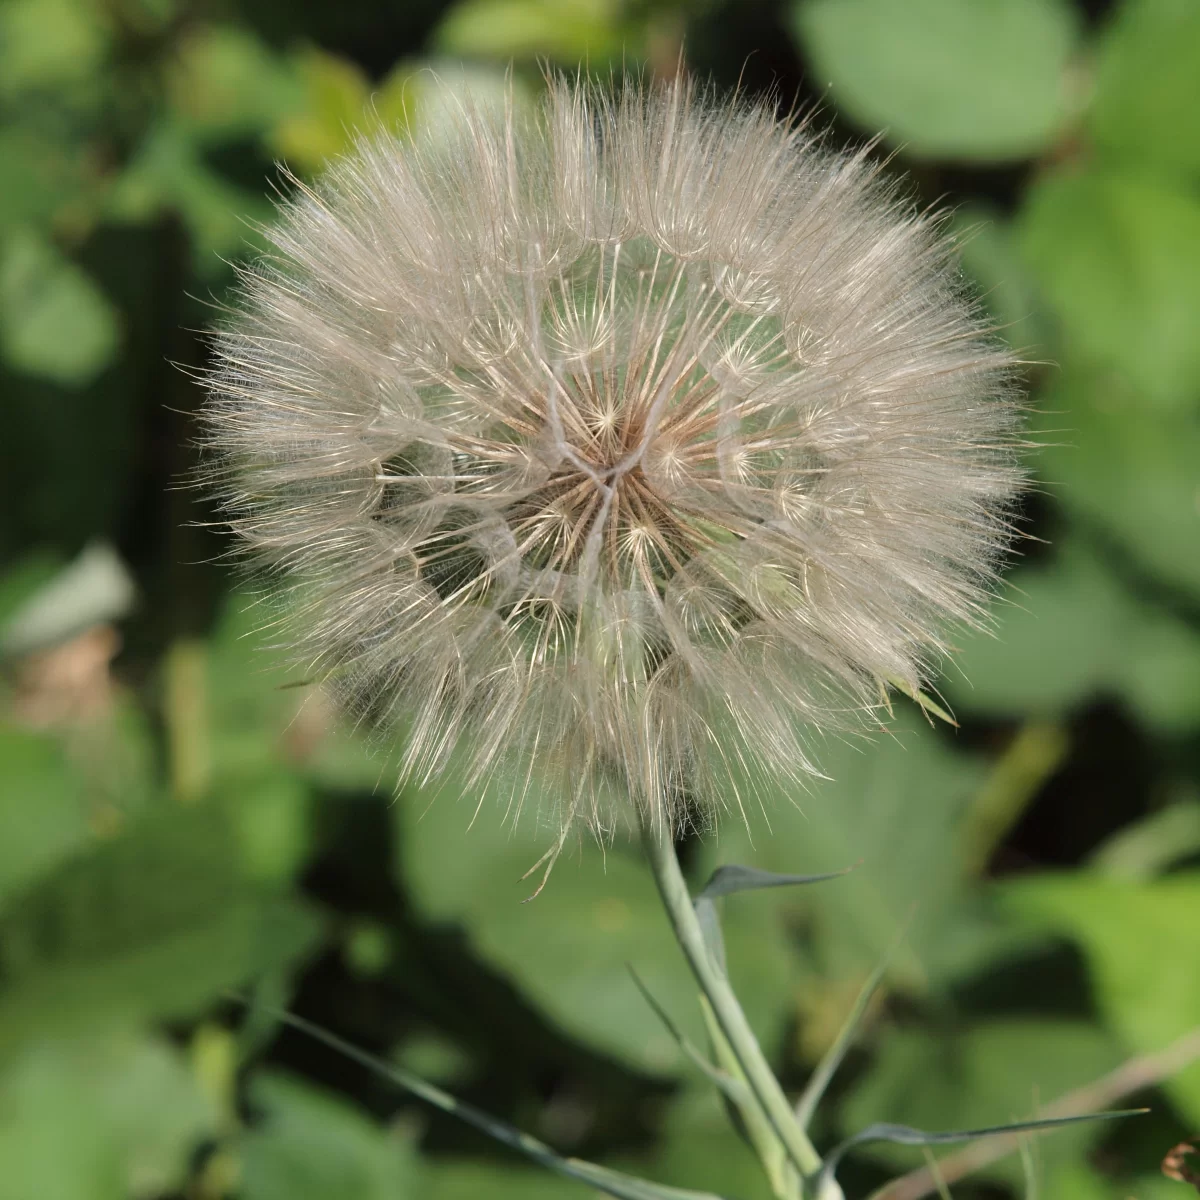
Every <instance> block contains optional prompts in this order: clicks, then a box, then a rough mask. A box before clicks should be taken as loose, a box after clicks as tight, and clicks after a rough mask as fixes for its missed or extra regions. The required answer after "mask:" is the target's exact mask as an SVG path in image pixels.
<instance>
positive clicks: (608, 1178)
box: [274, 1012, 728, 1200]
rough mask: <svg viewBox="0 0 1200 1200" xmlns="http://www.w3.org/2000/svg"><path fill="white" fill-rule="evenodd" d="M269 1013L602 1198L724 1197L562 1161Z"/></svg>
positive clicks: (299, 1023) (295, 1020)
mask: <svg viewBox="0 0 1200 1200" xmlns="http://www.w3.org/2000/svg"><path fill="white" fill-rule="evenodd" d="M274 1015H275V1016H276V1017H277V1018H278V1019H279V1021H281V1022H282V1023H283V1024H284V1025H289V1026H291V1028H293V1029H296V1030H298V1031H299V1032H301V1033H303V1034H306V1035H307V1036H308V1037H310V1038H313V1039H314V1040H315V1041H318V1042H321V1043H322V1044H323V1045H326V1046H328V1047H329V1048H330V1049H331V1050H336V1051H338V1053H340V1054H344V1055H345V1056H346V1057H347V1058H349V1059H351V1060H352V1061H353V1062H356V1063H358V1064H360V1065H361V1066H363V1067H366V1068H367V1070H368V1071H372V1072H373V1073H374V1074H376V1075H379V1076H381V1077H382V1078H384V1079H388V1080H390V1081H391V1082H392V1083H394V1084H396V1085H397V1086H398V1087H401V1088H403V1089H404V1090H405V1091H407V1092H411V1093H412V1094H413V1095H414V1096H417V1097H418V1098H419V1099H421V1100H424V1101H425V1102H426V1103H427V1104H431V1105H433V1107H434V1108H437V1109H440V1110H441V1111H442V1112H444V1113H449V1114H450V1115H451V1116H454V1117H457V1118H458V1119H459V1120H460V1121H462V1122H464V1123H465V1124H467V1125H470V1126H472V1127H473V1128H475V1129H478V1130H479V1131H480V1132H481V1133H485V1134H487V1135H488V1137H491V1138H494V1139H495V1140H496V1141H498V1142H500V1143H501V1144H502V1145H505V1146H508V1147H509V1148H510V1149H512V1150H516V1151H517V1153H518V1154H523V1155H525V1157H526V1158H529V1159H532V1160H533V1161H534V1162H536V1163H538V1164H540V1165H541V1166H543V1167H545V1168H546V1169H547V1170H548V1171H553V1172H555V1173H556V1174H558V1175H563V1176H565V1177H566V1178H568V1179H576V1180H579V1181H580V1182H581V1183H586V1184H589V1185H590V1186H591V1187H594V1188H595V1189H596V1190H597V1191H599V1192H603V1193H604V1194H605V1195H607V1196H614V1197H616V1200H728V1198H727V1197H721V1196H718V1195H716V1194H715V1193H713V1192H695V1191H690V1190H687V1189H684V1188H673V1187H666V1186H664V1185H663V1184H657V1183H650V1182H649V1181H647V1180H645V1179H638V1178H637V1177H636V1176H634V1175H626V1174H624V1173H623V1172H621V1171H613V1170H610V1169H609V1168H608V1167H602V1166H599V1165H598V1164H597V1163H590V1162H585V1161H584V1160H582V1159H578V1158H563V1157H562V1156H561V1155H560V1154H556V1153H555V1152H554V1151H553V1150H552V1149H551V1148H550V1147H549V1146H547V1145H546V1144H545V1142H541V1141H538V1139H537V1138H535V1137H531V1136H530V1135H529V1134H527V1133H522V1132H521V1131H520V1130H519V1129H516V1128H514V1127H513V1126H512V1125H509V1124H507V1123H506V1122H504V1121H500V1120H498V1119H497V1118H495V1117H493V1116H491V1115H490V1114H489V1113H485V1112H483V1111H482V1110H481V1109H478V1108H475V1107H474V1105H471V1104H466V1103H464V1102H463V1101H461V1100H458V1099H457V1098H455V1097H454V1096H452V1095H451V1094H450V1093H449V1092H444V1091H442V1089H441V1088H439V1087H435V1086H434V1085H433V1084H431V1083H427V1082H426V1081H425V1080H424V1079H421V1078H419V1077H418V1076H416V1075H414V1074H412V1073H411V1072H410V1071H406V1070H404V1068H403V1067H396V1066H393V1065H391V1064H390V1063H386V1062H384V1061H383V1060H382V1059H379V1058H376V1057H375V1055H373V1054H369V1053H368V1052H367V1051H365V1050H362V1049H360V1048H359V1047H358V1046H355V1045H353V1044H352V1043H351V1042H347V1041H344V1040H343V1039H342V1038H340V1037H338V1036H337V1034H335V1033H331V1032H330V1031H329V1030H328V1029H324V1028H322V1027H321V1026H320V1025H314V1024H313V1023H312V1022H311V1021H306V1020H305V1019H304V1018H303V1017H298V1016H296V1015H295V1014H294V1013H289V1012H276V1013H275V1014H274Z"/></svg>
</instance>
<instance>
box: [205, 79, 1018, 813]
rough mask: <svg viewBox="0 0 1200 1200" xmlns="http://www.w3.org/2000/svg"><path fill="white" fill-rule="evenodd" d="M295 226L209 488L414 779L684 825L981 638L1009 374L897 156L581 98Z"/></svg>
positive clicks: (1005, 467) (220, 373) (305, 195)
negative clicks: (959, 645)
mask: <svg viewBox="0 0 1200 1200" xmlns="http://www.w3.org/2000/svg"><path fill="white" fill-rule="evenodd" d="M269 236H270V237H271V239H272V241H273V244H274V247H275V252H274V254H273V255H271V256H270V257H267V258H265V259H263V260H262V261H260V262H259V263H258V264H257V265H255V266H253V267H251V268H248V269H247V270H246V271H245V272H244V273H243V277H242V290H241V299H240V302H239V303H238V305H237V306H236V310H235V312H234V314H233V315H232V317H231V319H230V321H229V322H228V325H227V327H226V329H225V330H224V332H222V333H220V334H219V335H218V336H217V340H216V348H217V355H218V360H219V365H218V367H217V369H216V370H215V371H214V373H213V374H212V375H211V377H210V379H209V386H210V390H211V400H210V403H209V406H208V409H207V421H208V431H209V437H210V450H211V453H210V455H209V468H208V469H209V471H210V475H211V478H212V479H213V480H214V481H216V482H217V483H218V485H219V487H220V489H221V491H222V493H223V496H224V499H225V502H226V505H227V511H228V513H229V515H230V518H231V521H232V523H233V526H234V528H235V530H236V531H237V533H238V534H239V535H240V537H241V539H242V540H243V541H244V543H245V545H246V547H247V548H248V549H249V550H250V551H251V552H252V555H253V557H254V558H255V559H256V560H257V561H259V562H265V563H266V564H268V565H270V566H271V567H273V568H275V569H276V570H277V571H278V572H279V573H280V574H281V575H282V577H283V578H284V579H285V580H286V581H287V583H288V585H289V586H290V588H291V590H292V592H293V601H294V603H293V606H292V607H293V610H294V617H293V620H292V623H291V627H292V629H293V630H294V633H295V637H296V641H297V649H298V653H299V654H301V655H303V656H304V657H305V658H306V659H307V660H309V661H310V663H311V664H313V665H314V666H315V669H316V670H317V671H319V672H320V673H322V674H324V675H327V676H328V677H329V679H330V682H331V683H332V684H333V686H334V687H335V688H336V689H337V691H338V693H339V694H340V695H341V696H342V698H343V699H344V700H345V701H346V703H348V704H349V705H350V706H351V707H352V708H353V709H354V710H355V711H357V712H358V713H360V714H362V715H365V716H369V717H370V718H371V719H372V720H373V721H375V722H380V723H382V724H383V726H384V727H385V728H394V729H395V730H396V732H397V737H398V741H399V742H400V744H401V746H402V749H401V755H402V760H403V764H404V766H405V768H406V770H407V771H408V772H409V773H410V774H413V775H415V776H416V777H417V778H420V779H425V778H428V777H430V776H433V775H437V774H439V773H441V772H443V771H444V770H445V769H446V768H447V767H448V766H449V765H450V764H451V763H452V762H454V763H456V764H458V766H459V767H463V765H464V764H465V777H466V782H467V783H468V784H469V785H474V784H477V783H479V782H481V781H483V780H485V779H488V778H491V777H493V776H495V775H496V773H497V769H498V768H500V767H501V766H503V767H504V768H505V771H504V777H505V778H508V779H510V780H515V781H516V782H514V783H512V788H513V789H514V791H513V794H514V795H515V796H516V797H518V798H519V797H520V796H521V795H522V794H523V792H524V782H523V781H524V780H526V779H527V778H528V773H529V771H530V770H532V769H534V768H535V766H536V769H537V770H538V771H539V772H546V771H548V772H550V774H551V777H552V779H553V780H554V781H555V786H556V787H557V788H558V791H559V792H560V794H561V797H562V809H561V814H560V815H561V817H562V819H563V821H564V823H566V822H569V821H571V820H573V819H582V820H584V821H586V822H587V823H589V824H591V825H592V826H593V827H595V828H598V829H605V828H608V827H610V826H611V824H612V822H613V821H614V819H616V818H617V817H618V816H619V815H620V811H621V806H622V805H626V806H627V805H628V804H629V803H630V798H631V801H632V805H633V811H639V810H640V812H641V813H642V815H652V816H655V817H661V818H663V819H665V820H666V821H667V822H669V823H671V824H673V825H678V824H680V823H681V822H682V821H684V820H687V819H694V818H695V816H696V815H697V814H702V815H707V814H711V813H712V812H713V811H715V809H716V808H718V807H720V806H723V805H725V806H727V805H729V804H734V805H740V804H741V803H742V800H743V796H744V795H745V794H748V790H747V789H748V788H749V786H750V785H748V783H747V781H753V780H755V779H756V778H758V777H760V776H762V775H766V776H771V775H776V774H782V775H792V776H794V775H796V774H798V773H803V772H805V771H811V770H814V768H813V767H812V766H811V765H810V761H809V757H808V750H807V747H808V746H809V745H810V744H811V741H812V739H811V737H810V736H809V735H810V734H811V733H812V732H813V731H820V730H827V729H831V728H833V729H840V728H845V727H847V726H849V725H852V724H853V723H854V720H855V718H856V716H860V715H861V714H862V713H864V712H867V711H870V710H871V709H872V708H873V707H875V706H877V705H878V704H879V702H880V700H881V697H882V696H883V694H884V690H885V687H886V684H888V683H891V684H893V685H895V686H899V687H901V688H903V689H906V690H908V691H910V692H915V690H916V689H917V688H919V687H920V686H921V683H922V680H923V678H924V677H925V676H926V674H927V671H928V669H929V667H930V666H931V665H932V664H933V663H934V662H935V661H936V660H937V658H938V657H939V656H940V654H941V653H942V652H943V650H944V649H945V643H944V641H943V636H944V635H943V632H942V631H943V630H944V628H945V627H946V625H947V622H950V623H953V622H955V621H958V622H962V621H967V622H970V621H976V620H978V619H979V617H980V614H981V602H982V600H983V597H984V593H985V591H986V588H987V585H988V584H989V582H990V581H991V578H992V570H993V565H994V563H995V561H996V556H997V553H998V551H1000V550H1001V549H1002V548H1003V545H1004V544H1005V541H1006V538H1007V525H1006V520H1005V514H1006V507H1007V505H1008V503H1009V501H1010V499H1011V497H1012V495H1013V493H1014V490H1015V488H1016V486H1017V484H1018V482H1019V473H1018V471H1017V469H1016V467H1015V466H1014V464H1013V454H1012V445H1013V436H1014V435H1013V428H1014V420H1015V416H1014V414H1015V411H1016V409H1015V404H1014V402H1013V398H1012V394H1011V373H1012V362H1011V359H1010V358H1009V356H1008V355H1007V354H1006V352H1005V351H1004V350H1002V349H1001V348H1000V347H999V346H998V345H997V344H996V342H995V341H993V340H992V339H991V338H990V337H989V336H988V335H987V334H986V332H985V331H984V329H983V326H982V324H981V322H980V320H979V319H978V317H977V315H976V313H975V311H974V309H973V307H972V305H971V303H970V301H969V300H968V299H967V298H966V297H965V296H964V294H963V291H962V288H961V287H960V283H959V279H958V273H957V270H956V267H955V264H954V261H953V257H952V251H951V248H950V247H949V245H948V243H947V241H946V239H945V238H944V237H943V236H942V234H941V233H940V232H939V227H938V223H937V221H936V220H935V219H933V218H930V217H929V216H927V215H920V214H917V213H915V212H914V211H913V210H912V209H911V208H910V207H909V206H908V205H907V204H905V203H904V202H903V201H902V200H901V199H900V198H898V196H897V194H896V192H895V190H894V187H893V186H892V185H890V184H888V183H887V182H886V181H885V180H884V179H883V177H882V176H881V174H880V170H879V168H878V166H877V165H874V164H873V163H872V160H871V158H870V156H869V154H868V152H867V151H863V152H862V153H859V154H855V155H852V156H849V157H847V156H843V155H840V154H837V153H834V152H831V151H830V150H828V149H827V148H825V147H824V146H823V145H822V144H821V142H820V140H819V138H817V137H816V136H815V135H814V134H813V133H812V131H811V130H810V129H809V128H807V127H806V126H804V125H799V126H797V125H794V124H786V123H781V122H779V121H778V120H776V118H775V117H774V116H773V115H772V114H770V113H768V112H767V111H766V110H765V109H762V108H756V107H752V106H748V105H746V104H723V103H719V102H717V101H715V100H712V99H710V98H708V97H706V96H703V95H700V94H698V93H697V92H695V91H694V90H693V89H692V88H690V87H689V86H688V85H686V84H672V85H666V86H657V87H646V88H643V87H638V86H630V87H628V88H626V89H625V90H624V91H623V92H620V93H619V94H618V95H616V96H615V97H610V96H608V95H607V94H605V93H603V92H600V91H597V90H592V89H590V88H588V87H587V86H586V85H583V84H579V83H572V82H567V81H561V80H560V81H557V82H554V83H552V85H551V86H550V88H549V91H548V94H547V96H546V98H545V100H544V102H543V103H542V104H541V105H540V107H539V108H538V109H537V110H536V112H533V113H528V114H522V113H521V112H519V111H517V110H516V109H515V107H514V106H512V105H511V104H510V105H509V106H508V107H507V109H506V110H505V111H503V112H498V113H492V114H489V113H485V112H482V111H475V110H473V109H471V108H470V107H464V109H463V111H462V112H461V113H460V115H459V116H458V117H457V119H456V120H454V121H452V122H451V123H450V126H449V128H443V129H440V130H439V134H438V138H437V140H430V139H427V140H421V139H418V140H416V141H415V142H401V141H398V140H395V139H392V138H381V139H378V140H375V141H371V142H368V143H364V144H362V145H360V146H359V148H358V149H357V151H356V152H355V153H354V154H353V155H351V156H350V157H347V158H345V159H342V160H341V161H339V162H337V163H336V164H335V165H334V166H333V167H332V168H331V169H330V170H329V171H328V173H327V174H326V175H325V176H324V177H323V179H322V180H321V181H320V183H319V184H318V185H317V186H316V187H315V188H312V189H309V188H303V187H302V188H299V189H298V191H297V194H296V197H295V198H294V199H293V200H291V201H289V202H288V203H286V204H285V205H284V207H283V211H282V214H281V219H280V221H279V223H278V224H277V225H276V227H275V228H274V229H273V230H272V231H271V232H270V235H269ZM564 827H565V824H564Z"/></svg>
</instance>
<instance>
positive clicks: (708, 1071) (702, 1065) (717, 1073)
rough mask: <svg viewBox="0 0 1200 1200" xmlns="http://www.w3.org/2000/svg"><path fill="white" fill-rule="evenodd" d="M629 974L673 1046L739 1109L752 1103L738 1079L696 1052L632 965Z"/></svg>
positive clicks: (698, 1051) (747, 1091) (745, 1088)
mask: <svg viewBox="0 0 1200 1200" xmlns="http://www.w3.org/2000/svg"><path fill="white" fill-rule="evenodd" d="M629 974H630V975H632V976H633V982H634V983H635V984H636V985H637V989H638V991H639V992H641V993H642V996H643V997H644V998H645V1001H646V1003H647V1004H648V1005H650V1007H651V1009H652V1010H653V1011H654V1015H655V1016H656V1017H657V1018H658V1019H659V1020H660V1021H661V1022H662V1023H663V1026H664V1028H665V1029H666V1031H667V1032H668V1033H669V1034H670V1035H671V1037H672V1038H673V1039H674V1040H675V1044H676V1045H677V1046H678V1047H679V1049H680V1050H682V1051H683V1053H684V1055H686V1057H687V1058H688V1059H689V1060H690V1061H691V1062H692V1063H694V1064H695V1065H696V1066H697V1067H699V1069H700V1070H701V1071H702V1072H703V1073H704V1074H705V1075H706V1076H707V1077H708V1078H709V1079H710V1080H712V1082H713V1083H714V1084H716V1086H717V1087H718V1088H719V1089H720V1090H721V1092H722V1093H723V1094H724V1095H726V1096H728V1097H729V1099H730V1100H732V1101H733V1103H734V1104H736V1105H737V1106H738V1107H739V1108H741V1107H742V1106H743V1105H744V1104H750V1103H753V1098H752V1097H751V1095H750V1091H749V1089H748V1088H747V1087H746V1085H745V1084H744V1083H743V1082H742V1081H741V1080H739V1079H735V1078H734V1077H733V1076H732V1075H730V1074H729V1073H728V1072H727V1071H722V1070H721V1068H720V1067H717V1066H715V1065H714V1064H713V1063H712V1062H710V1061H709V1059H708V1058H707V1056H706V1055H704V1054H703V1053H702V1052H701V1051H700V1050H698V1049H697V1048H696V1047H695V1046H694V1045H692V1043H691V1042H690V1041H689V1040H688V1039H687V1038H686V1037H685V1036H684V1034H683V1032H682V1031H681V1030H680V1028H679V1026H678V1025H676V1024H675V1022H674V1021H673V1020H671V1016H670V1014H669V1013H668V1012H667V1011H666V1009H665V1008H663V1007H662V1005H661V1004H659V1002H658V1001H657V1000H655V998H654V995H653V993H652V992H651V991H650V989H649V988H648V987H647V986H646V985H645V984H644V983H643V982H642V977H641V976H640V975H639V974H638V973H637V971H635V970H634V968H633V966H632V964H630V967H629Z"/></svg>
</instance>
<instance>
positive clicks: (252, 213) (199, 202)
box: [107, 117, 272, 276]
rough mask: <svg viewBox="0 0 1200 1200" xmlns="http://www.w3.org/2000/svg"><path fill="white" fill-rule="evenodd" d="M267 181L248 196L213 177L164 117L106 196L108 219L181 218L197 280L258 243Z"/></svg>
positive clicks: (182, 132) (189, 141)
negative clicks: (256, 226) (255, 231)
mask: <svg viewBox="0 0 1200 1200" xmlns="http://www.w3.org/2000/svg"><path fill="white" fill-rule="evenodd" d="M268 184H269V181H268V180H267V179H265V178H264V179H263V181H262V187H261V188H260V189H256V190H255V191H253V192H251V191H247V190H243V189H241V188H238V187H235V186H234V185H233V184H231V183H229V182H227V181H226V180H225V179H223V178H222V177H221V176H220V175H217V174H216V173H215V172H214V171H212V170H211V169H210V168H209V167H208V166H207V165H206V164H205V162H204V159H203V157H202V156H201V154H200V149H199V146H198V145H197V143H196V142H195V141H194V140H193V138H192V136H191V135H190V134H189V133H188V131H187V130H186V129H185V128H184V127H183V125H182V124H178V123H176V122H174V121H171V120H168V119H166V118H165V117H164V118H163V119H162V120H160V121H159V122H158V123H157V124H156V125H155V126H153V127H152V128H151V129H150V131H149V132H148V133H147V134H146V136H145V137H144V139H143V140H142V143H141V145H140V146H139V147H138V149H137V152H136V153H135V154H134V156H133V158H132V160H131V161H130V163H129V165H128V166H127V167H126V168H125V170H124V171H123V172H122V173H121V175H120V176H119V177H118V178H117V179H116V180H115V181H114V182H113V185H112V187H111V189H110V191H109V194H108V201H107V204H108V213H109V215H110V216H111V217H113V218H114V219H116V220H119V221H130V222H143V221H150V220H155V219H158V218H160V217H162V216H163V215H165V214H171V213H176V214H178V215H179V216H180V217H182V219H183V221H184V223H185V224H186V225H187V228H188V232H189V233H190V234H191V237H192V242H193V264H194V266H195V269H196V271H197V273H198V274H200V275H201V276H211V275H213V274H214V273H215V272H218V271H220V270H223V269H224V264H223V263H222V262H221V261H220V258H219V257H218V256H221V255H224V256H230V255H236V254H239V253H241V254H244V253H246V252H247V251H248V250H249V249H251V248H252V247H253V246H255V245H256V244H257V243H256V242H255V237H254V234H253V228H252V222H253V221H255V220H266V219H268V218H269V217H270V215H271V212H272V209H271V205H270V202H269V201H268V200H267V199H266V195H265V193H266V190H267V187H268Z"/></svg>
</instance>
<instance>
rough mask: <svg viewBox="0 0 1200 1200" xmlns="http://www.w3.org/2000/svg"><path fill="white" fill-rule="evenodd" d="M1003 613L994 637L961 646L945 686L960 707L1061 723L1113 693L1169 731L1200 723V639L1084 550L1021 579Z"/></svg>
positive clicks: (1072, 549) (1013, 581) (1072, 548)
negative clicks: (1061, 719) (1137, 595)
mask: <svg viewBox="0 0 1200 1200" xmlns="http://www.w3.org/2000/svg"><path fill="white" fill-rule="evenodd" d="M994 611H995V616H996V618H997V624H996V626H995V627H994V628H993V629H990V630H986V631H980V632H977V633H974V634H971V635H969V636H967V637H966V638H965V639H962V640H961V642H960V646H961V649H960V651H959V653H958V654H956V656H955V659H954V663H953V666H952V668H951V674H950V675H949V677H948V678H947V679H946V681H945V684H944V687H945V688H946V691H947V692H948V694H949V696H950V698H951V700H952V701H953V703H954V704H955V705H956V706H957V707H961V708H962V709H965V710H967V711H970V712H975V713H984V714H987V715H989V716H996V717H1003V718H1010V717H1019V716H1021V715H1026V716H1032V717H1052V716H1060V715H1062V714H1064V713H1066V712H1069V711H1070V710H1071V709H1073V708H1075V707H1078V706H1079V705H1081V704H1084V703H1086V702H1088V701H1090V700H1093V699H1095V698H1096V697H1097V696H1098V695H1101V694H1105V693H1108V694H1112V695H1117V696H1121V697H1123V698H1124V699H1125V700H1126V701H1127V702H1128V703H1129V704H1130V706H1131V707H1132V708H1133V709H1134V710H1135V711H1136V712H1137V713H1138V715H1139V716H1141V717H1142V718H1143V719H1145V720H1146V721H1147V722H1149V723H1150V724H1152V725H1154V726H1156V727H1158V728H1161V729H1164V730H1167V731H1182V730H1185V729H1187V728H1190V727H1191V726H1192V725H1194V724H1195V723H1196V722H1197V721H1200V633H1198V632H1197V631H1195V630H1193V629H1192V628H1191V627H1190V626H1188V625H1187V624H1186V623H1185V622H1184V621H1182V620H1180V619H1179V618H1178V617H1176V616H1174V615H1172V614H1171V613H1169V612H1167V611H1165V610H1161V609H1157V608H1154V607H1151V606H1150V605H1148V604H1143V603H1140V602H1139V601H1138V600H1137V599H1136V598H1135V597H1134V596H1133V595H1131V594H1130V593H1129V592H1127V591H1126V590H1125V589H1124V587H1123V586H1122V585H1121V583H1120V581H1119V580H1118V579H1117V578H1116V576H1115V574H1114V572H1113V570H1112V569H1111V567H1109V566H1107V565H1106V564H1104V563H1103V562H1101V561H1100V560H1098V559H1097V558H1096V557H1094V555H1092V554H1091V553H1089V551H1088V550H1087V549H1085V548H1084V547H1083V546H1081V545H1077V544H1074V543H1071V542H1068V543H1067V544H1066V545H1065V546H1063V547H1060V549H1059V551H1058V556H1057V559H1056V561H1055V562H1054V563H1053V564H1051V565H1042V566H1038V567H1033V568H1029V569H1027V570H1024V571H1016V572H1014V573H1013V574H1012V575H1011V576H1010V577H1009V579H1008V581H1007V583H1006V585H1005V588H1004V592H1003V593H1002V600H1001V603H1000V604H999V605H998V606H997V607H996V609H995V610H994Z"/></svg>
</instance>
